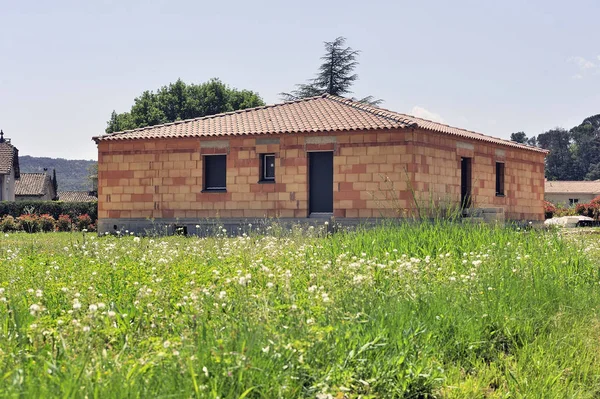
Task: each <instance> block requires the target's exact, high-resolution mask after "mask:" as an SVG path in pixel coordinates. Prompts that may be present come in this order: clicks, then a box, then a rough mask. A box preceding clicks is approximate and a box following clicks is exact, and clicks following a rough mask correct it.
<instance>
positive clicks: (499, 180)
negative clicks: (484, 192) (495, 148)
mask: <svg viewBox="0 0 600 399" xmlns="http://www.w3.org/2000/svg"><path fill="white" fill-rule="evenodd" d="M496 196H498V197H503V196H504V163H502V162H496Z"/></svg>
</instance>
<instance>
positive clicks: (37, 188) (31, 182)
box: [15, 173, 51, 196]
mask: <svg viewBox="0 0 600 399" xmlns="http://www.w3.org/2000/svg"><path fill="white" fill-rule="evenodd" d="M46 180H51V178H50V176H49V175H48V174H46V173H21V177H20V178H19V179H18V180H16V181H15V195H31V196H38V195H40V196H41V195H44V194H45V193H46V191H45V189H46V184H45V183H46ZM50 184H51V183H50Z"/></svg>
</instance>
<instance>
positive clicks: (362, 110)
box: [93, 94, 546, 152]
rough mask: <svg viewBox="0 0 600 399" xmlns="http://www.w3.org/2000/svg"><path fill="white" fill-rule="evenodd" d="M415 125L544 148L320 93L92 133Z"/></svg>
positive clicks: (148, 135)
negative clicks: (164, 122) (192, 117)
mask: <svg viewBox="0 0 600 399" xmlns="http://www.w3.org/2000/svg"><path fill="white" fill-rule="evenodd" d="M410 127H418V128H421V129H425V130H430V131H435V132H440V133H445V134H450V135H454V136H458V137H463V138H467V139H473V140H480V141H486V142H491V143H496V144H500V145H505V146H511V147H517V148H523V149H528V150H532V151H538V152H546V151H545V150H542V149H540V148H536V147H531V146H527V145H523V144H519V143H515V142H513V141H508V140H503V139H498V138H495V137H490V136H485V135H483V134H481V133H476V132H471V131H468V130H464V129H459V128H455V127H451V126H448V125H443V124H440V123H436V122H432V121H428V120H426V119H421V118H416V117H414V116H410V115H405V114H400V113H397V112H392V111H388V110H386V109H383V108H377V107H373V106H370V105H367V104H363V103H360V102H357V101H353V100H349V99H346V98H343V97H338V96H333V95H330V94H324V95H322V96H317V97H311V98H307V99H303V100H298V101H291V102H285V103H282V104H275V105H267V106H263V107H257V108H249V109H244V110H239V111H234V112H227V113H223V114H217V115H211V116H205V117H202V118H195V119H188V120H184V121H177V122H173V123H166V124H164V125H155V126H149V127H145V128H140V129H134V130H126V131H124V132H117V133H110V134H105V135H102V136H97V137H94V138H93V139H94V140H95V141H96V142H99V141H105V140H135V139H154V138H176V137H219V136H238V135H260V134H274V133H275V134H276V133H317V132H332V131H333V132H336V131H351V130H379V129H402V128H410Z"/></svg>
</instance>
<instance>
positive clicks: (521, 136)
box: [510, 132, 527, 144]
mask: <svg viewBox="0 0 600 399" xmlns="http://www.w3.org/2000/svg"><path fill="white" fill-rule="evenodd" d="M510 139H511V141H514V142H517V143H521V144H527V135H526V134H525V132H516V133H511V135H510Z"/></svg>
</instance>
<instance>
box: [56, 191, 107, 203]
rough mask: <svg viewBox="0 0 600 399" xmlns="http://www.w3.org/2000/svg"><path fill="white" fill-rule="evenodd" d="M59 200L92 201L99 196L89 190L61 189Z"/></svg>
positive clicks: (96, 199)
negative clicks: (91, 193)
mask: <svg viewBox="0 0 600 399" xmlns="http://www.w3.org/2000/svg"><path fill="white" fill-rule="evenodd" d="M58 200H59V201H64V202H92V201H98V197H96V196H94V195H90V193H89V192H88V191H59V192H58Z"/></svg>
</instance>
